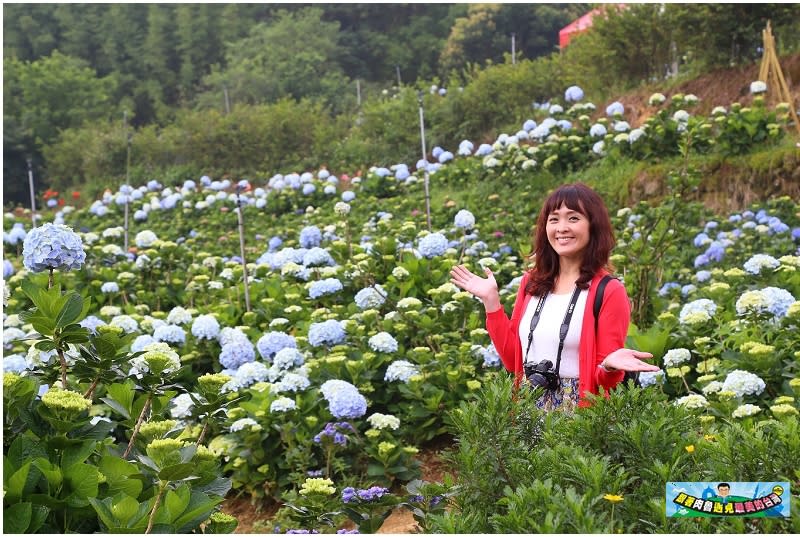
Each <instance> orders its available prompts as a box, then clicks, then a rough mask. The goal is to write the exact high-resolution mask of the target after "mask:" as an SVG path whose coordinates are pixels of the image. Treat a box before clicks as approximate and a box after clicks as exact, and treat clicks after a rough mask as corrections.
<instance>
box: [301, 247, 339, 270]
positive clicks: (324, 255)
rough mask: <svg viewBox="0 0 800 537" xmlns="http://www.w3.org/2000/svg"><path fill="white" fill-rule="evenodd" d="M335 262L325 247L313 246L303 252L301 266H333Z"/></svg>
mask: <svg viewBox="0 0 800 537" xmlns="http://www.w3.org/2000/svg"><path fill="white" fill-rule="evenodd" d="M335 264H336V262H335V261H334V260H333V257H331V254H330V253H329V252H328V250H326V249H325V248H320V247H318V246H315V247H313V248H311V249H310V250H308V251H307V252H306V253H305V254H303V266H305V267H321V266H333V265H335Z"/></svg>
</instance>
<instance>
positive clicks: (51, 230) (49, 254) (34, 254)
mask: <svg viewBox="0 0 800 537" xmlns="http://www.w3.org/2000/svg"><path fill="white" fill-rule="evenodd" d="M22 256H23V264H24V265H25V268H27V269H28V270H30V271H32V272H42V271H45V270H50V269H58V270H72V269H79V268H81V266H83V263H84V261H86V252H84V251H83V241H82V240H81V238H80V236H78V234H77V233H75V232H74V231H72V229H71V228H69V227H67V226H64V225H61V224H51V223H49V222H48V223H46V224H44V225H42V226H40V227H37V228H34V229H32V230H31V231H30V233H28V234H27V236H26V237H25V240H24V242H23V245H22Z"/></svg>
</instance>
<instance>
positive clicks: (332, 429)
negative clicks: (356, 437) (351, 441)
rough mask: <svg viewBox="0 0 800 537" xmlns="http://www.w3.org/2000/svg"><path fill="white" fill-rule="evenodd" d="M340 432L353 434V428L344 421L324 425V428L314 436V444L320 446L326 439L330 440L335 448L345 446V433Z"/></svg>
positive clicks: (346, 437)
mask: <svg viewBox="0 0 800 537" xmlns="http://www.w3.org/2000/svg"><path fill="white" fill-rule="evenodd" d="M341 431H349V432H351V433H352V432H353V426H352V425H350V424H349V423H347V422H346V421H341V422H332V421H330V422H328V423H326V424H325V428H323V429H322V430H321V431H320V432H319V433H317V435H316V436H314V442H315V443H317V444H321V443H322V442H323V441H324V440H325V439H326V438H330V439H332V442H333V444H335V445H337V446H346V445H347V440H348V436H347V434H346V433H343V432H341Z"/></svg>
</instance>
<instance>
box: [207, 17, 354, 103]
mask: <svg viewBox="0 0 800 537" xmlns="http://www.w3.org/2000/svg"><path fill="white" fill-rule="evenodd" d="M339 51H340V46H339V24H338V23H336V22H324V21H323V20H322V9H320V8H316V7H313V8H304V9H302V10H300V11H296V12H293V13H292V12H288V11H284V10H281V11H279V12H278V13H277V14H276V18H275V19H274V20H273V21H271V22H269V23H261V24H258V25H256V26H255V27H253V28H252V29H251V31H250V33H249V35H248V36H247V37H245V38H244V39H241V40H239V41H236V42H234V43H231V44H230V45H229V46H228V47H226V53H225V60H226V67H220V66H216V67H215V69H214V72H213V73H212V74H211V75H209V76H207V77H206V78H205V80H204V82H205V85H206V87H207V88H208V91H207V92H206V94H205V95H204V96H203V97H202V99H201V100H200V104H201V105H202V106H205V107H208V106H211V107H219V106H220V105H221V103H223V102H224V97H223V92H224V91H225V89H226V88H227V91H228V94H229V96H230V99H231V100H232V101H234V102H237V103H247V104H262V103H270V102H276V101H278V100H279V99H281V98H282V97H286V96H289V97H292V98H294V99H301V98H304V97H321V98H323V99H324V100H325V101H326V102H328V103H329V104H333V103H335V102H336V101H337V100H338V99H340V98H341V93H342V92H343V89H344V86H345V84H347V79H346V77H345V76H344V73H343V72H342V69H341V67H340V66H339V64H338V63H337V61H336V58H337V56H338V54H339ZM351 100H352V98H351Z"/></svg>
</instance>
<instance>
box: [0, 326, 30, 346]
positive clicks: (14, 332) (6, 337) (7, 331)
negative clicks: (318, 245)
mask: <svg viewBox="0 0 800 537" xmlns="http://www.w3.org/2000/svg"><path fill="white" fill-rule="evenodd" d="M22 339H25V332H23V331H22V330H20V329H19V328H15V327H11V328H4V329H3V346H5V347H6V348H7V349H10V348H11V347H12V345H11V343H12V342H13V341H17V340H22Z"/></svg>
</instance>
